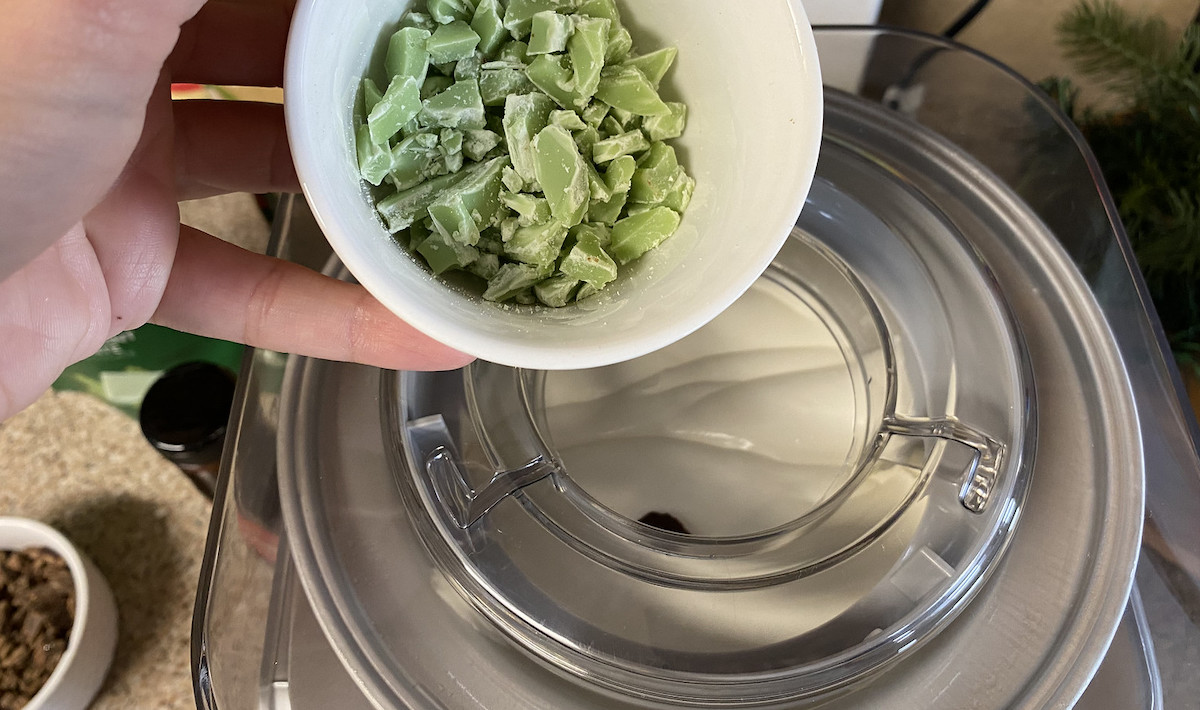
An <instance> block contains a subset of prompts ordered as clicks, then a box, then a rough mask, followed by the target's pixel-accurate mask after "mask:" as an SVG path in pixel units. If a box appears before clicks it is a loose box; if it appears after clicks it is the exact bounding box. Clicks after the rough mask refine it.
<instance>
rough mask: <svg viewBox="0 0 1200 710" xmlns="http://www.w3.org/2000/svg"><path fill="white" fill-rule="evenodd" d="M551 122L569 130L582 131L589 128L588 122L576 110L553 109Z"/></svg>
mask: <svg viewBox="0 0 1200 710" xmlns="http://www.w3.org/2000/svg"><path fill="white" fill-rule="evenodd" d="M550 123H551V125H555V126H558V127H560V128H565V129H567V130H568V131H582V130H583V129H585V128H587V124H586V123H584V122H583V119H582V118H580V117H579V114H577V113H575V112H574V111H551V112H550Z"/></svg>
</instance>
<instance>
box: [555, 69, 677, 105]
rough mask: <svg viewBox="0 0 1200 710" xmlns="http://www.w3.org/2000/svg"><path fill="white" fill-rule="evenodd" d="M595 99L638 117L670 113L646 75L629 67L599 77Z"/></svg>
mask: <svg viewBox="0 0 1200 710" xmlns="http://www.w3.org/2000/svg"><path fill="white" fill-rule="evenodd" d="M534 83H536V82H534ZM596 98H598V99H600V100H601V101H603V102H604V103H606V104H608V105H609V106H612V107H614V108H619V109H622V110H625V111H628V112H630V113H632V114H635V115H638V116H658V115H662V114H667V113H670V112H671V110H670V109H669V108H667V105H666V103H664V102H663V100H662V99H661V98H659V96H658V91H657V90H656V89H655V88H654V86H653V85H652V84H651V83H650V80H649V79H647V78H646V75H645V74H643V73H641V72H640V71H638V70H637V69H633V68H631V67H619V68H617V69H616V70H615V71H613V72H612V73H611V74H609V75H607V76H602V77H600V88H598V89H596Z"/></svg>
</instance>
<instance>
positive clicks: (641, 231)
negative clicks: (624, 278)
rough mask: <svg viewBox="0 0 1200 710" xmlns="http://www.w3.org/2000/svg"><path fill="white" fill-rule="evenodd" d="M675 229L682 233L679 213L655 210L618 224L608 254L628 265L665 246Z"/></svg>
mask: <svg viewBox="0 0 1200 710" xmlns="http://www.w3.org/2000/svg"><path fill="white" fill-rule="evenodd" d="M676 229H679V213H677V212H675V211H674V210H672V209H669V208H667V207H652V208H650V209H648V210H646V211H645V212H641V213H639V214H636V215H633V216H632V217H626V218H625V219H622V220H618V221H617V223H616V224H615V225H614V226H613V229H612V242H611V243H610V245H609V252H610V253H611V254H612V255H613V256H614V257H616V259H617V261H619V262H620V263H622V264H628V263H629V262H631V261H633V260H634V259H637V258H639V257H641V256H642V255H643V254H645V253H646V252H648V251H650V250H651V249H654V248H655V247H657V246H658V245H659V244H662V243H663V242H664V241H666V240H667V238H669V237H670V236H671V235H672V234H674V233H675V230H676Z"/></svg>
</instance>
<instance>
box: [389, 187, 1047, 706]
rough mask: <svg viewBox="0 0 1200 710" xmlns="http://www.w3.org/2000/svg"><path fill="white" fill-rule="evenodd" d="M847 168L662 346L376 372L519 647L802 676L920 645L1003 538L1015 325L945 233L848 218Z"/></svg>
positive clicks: (1014, 479) (632, 681)
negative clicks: (632, 355)
mask: <svg viewBox="0 0 1200 710" xmlns="http://www.w3.org/2000/svg"><path fill="white" fill-rule="evenodd" d="M833 189H834V188H832V187H831V186H829V185H828V184H825V185H823V186H818V188H817V194H816V195H814V201H815V202H816V203H817V204H821V205H828V206H829V207H828V208H827V209H812V210H809V211H808V212H806V216H805V217H804V218H802V219H801V223H800V226H798V228H797V229H796V230H795V232H794V233H793V235H792V238H791V239H790V240H789V242H788V244H787V245H786V247H785V248H784V250H783V251H782V252H781V253H780V255H779V257H778V258H777V259H776V261H775V263H774V264H773V265H772V267H771V268H770V270H768V272H767V273H766V274H765V275H764V277H763V278H762V279H760V280H759V282H758V283H757V284H755V286H754V287H753V288H752V289H751V291H750V292H749V293H748V294H746V295H745V296H744V297H743V298H742V299H741V300H740V301H739V302H738V303H737V304H736V305H735V306H734V307H733V308H731V309H730V310H728V311H727V312H725V313H724V314H723V315H722V316H720V317H719V318H718V319H717V320H716V321H714V322H713V323H712V324H710V325H708V326H706V327H705V328H703V329H701V330H700V331H699V332H697V333H695V334H693V335H692V336H691V337H689V338H687V339H685V340H683V341H681V342H679V343H677V344H676V345H674V346H671V347H669V348H667V349H665V350H662V351H660V352H658V353H655V354H652V355H650V356H647V357H645V358H641V359H639V360H635V361H631V362H627V363H623V364H619V365H614V366H610V367H607V368H602V369H597V370H584V371H556V372H526V371H518V370H512V369H509V368H505V367H501V366H497V365H491V364H487V363H477V364H475V365H472V366H471V367H469V368H467V369H466V370H464V371H463V372H462V373H455V374H450V375H445V374H427V373H405V374H402V375H396V376H390V377H385V384H384V388H385V389H384V395H383V396H384V398H385V401H386V402H387V403H388V404H390V405H393V406H389V407H387V408H386V412H387V416H386V419H385V429H386V430H387V431H390V432H392V433H393V436H394V437H395V438H394V442H395V444H396V447H395V449H394V450H395V451H396V453H397V454H398V455H397V456H395V457H394V458H393V467H394V472H395V475H396V477H397V480H398V481H400V484H401V490H402V492H403V493H404V495H405V497H406V499H407V500H408V501H409V503H410V509H412V510H415V511H420V513H419V514H418V515H416V516H415V523H416V526H417V529H418V531H419V534H420V535H421V538H422V540H423V541H424V543H425V545H426V546H427V547H428V548H429V549H430V550H431V551H432V553H433V555H434V557H435V558H436V559H437V562H438V564H439V565H440V567H441V569H442V570H443V571H444V572H445V573H446V574H447V575H448V576H449V577H450V578H451V579H452V580H453V582H454V584H455V586H456V587H458V588H459V589H461V590H462V591H463V593H464V594H465V595H466V596H467V598H468V599H469V600H470V601H471V603H472V604H473V605H474V606H476V607H477V608H479V609H481V610H482V611H483V612H484V613H485V614H487V615H488V617H490V618H491V620H492V621H493V622H495V623H496V624H498V625H499V626H500V627H501V628H502V629H503V630H504V631H505V633H506V634H507V635H509V636H510V637H512V638H513V639H515V640H516V641H518V642H519V643H520V644H521V645H522V646H523V647H524V648H526V649H527V650H528V651H530V652H532V653H534V654H536V655H537V656H539V657H540V658H542V659H543V660H545V661H547V662H549V663H551V664H553V665H555V666H557V667H558V668H559V669H560V670H562V671H565V672H572V673H579V674H580V675H583V676H584V677H586V678H588V679H589V680H591V681H593V682H596V683H598V684H600V685H603V686H605V687H607V688H609V689H612V690H616V691H618V692H622V693H626V694H629V695H632V696H634V697H647V698H654V699H657V700H661V701H683V702H692V703H703V702H711V701H713V700H717V699H719V700H721V701H723V702H726V703H730V704H742V703H746V704H753V703H761V702H763V701H768V700H777V699H780V698H789V697H802V696H807V695H811V694H814V693H818V692H825V691H828V690H829V689H830V688H833V687H837V686H839V685H841V684H843V683H845V682H847V681H848V680H851V679H854V678H857V677H860V676H862V675H863V674H866V673H869V672H870V671H872V670H875V669H876V668H878V667H879V666H881V665H883V664H885V663H888V662H890V661H893V660H895V659H896V658H897V657H898V656H899V655H901V653H902V651H903V649H911V648H914V647H916V646H917V645H919V643H920V642H921V641H923V640H925V639H926V638H927V637H928V636H929V635H930V634H931V633H933V632H934V631H935V630H937V629H938V628H940V627H941V626H942V625H943V624H944V623H945V622H946V621H947V615H948V614H949V613H950V612H951V610H953V609H955V608H958V607H959V605H960V604H961V603H962V602H963V601H965V599H966V598H968V597H969V596H970V594H971V593H972V592H973V591H974V590H975V589H976V588H977V586H978V583H979V582H980V581H981V579H982V578H983V577H984V576H985V575H986V573H987V572H988V571H989V570H990V569H991V568H992V567H993V566H994V564H995V563H996V562H997V561H998V559H999V555H1000V552H1001V551H1002V550H1003V549H1004V546H1005V542H1006V541H1007V539H1008V536H1009V535H1010V534H1011V532H1012V525H1013V522H1014V516H1015V513H1016V511H1017V509H1018V508H1019V505H1020V502H1021V500H1022V499H1023V496H1024V494H1025V491H1026V488H1027V484H1028V476H1027V471H1026V464H1027V460H1028V452H1029V447H1030V446H1031V444H1032V438H1031V436H1030V433H1029V432H1030V426H1031V425H1032V416H1033V410H1032V399H1031V395H1030V388H1029V383H1028V381H1027V377H1026V373H1027V370H1026V365H1025V362H1024V353H1023V349H1022V345H1021V340H1020V338H1019V336H1018V335H1017V332H1016V330H1015V328H1014V326H1013V325H1012V323H1011V321H1010V320H1009V318H1008V312H1007V309H1006V308H1005V307H1004V306H1003V304H1002V302H1001V301H1000V299H999V297H998V295H997V293H996V292H995V291H994V289H993V288H992V286H991V280H990V278H989V276H988V274H987V272H986V270H985V269H984V268H983V266H982V265H981V264H979V263H978V261H977V260H975V259H974V257H973V255H972V253H971V252H970V250H969V249H966V248H965V247H964V245H963V244H962V243H961V242H958V241H957V240H956V235H955V233H954V232H953V231H951V230H949V229H945V228H944V227H943V228H941V229H938V225H937V224H936V223H933V224H922V225H919V229H917V228H916V227H918V225H913V228H912V229H911V230H910V229H896V228H895V227H893V228H887V227H886V226H885V225H884V224H883V223H882V222H881V221H880V220H879V218H878V217H876V216H871V215H868V214H866V213H858V214H852V215H847V214H840V215H836V216H835V215H833V214H832V213H831V212H830V211H829V210H837V209H838V208H839V201H838V200H837V198H836V194H833V193H832V191H833ZM822 192H824V193H825V194H822ZM840 204H841V206H842V209H850V207H849V204H848V203H846V202H844V201H843V202H841V203H840ZM818 235H819V236H818ZM856 274H862V279H860V278H859V277H858V276H857V275H856ZM868 282H869V283H870V284H871V285H870V286H869V287H868V286H867V285H866V284H867V283H868Z"/></svg>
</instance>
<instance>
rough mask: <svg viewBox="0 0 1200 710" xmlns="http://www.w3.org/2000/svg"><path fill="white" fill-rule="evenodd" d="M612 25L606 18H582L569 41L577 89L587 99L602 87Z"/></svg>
mask: <svg viewBox="0 0 1200 710" xmlns="http://www.w3.org/2000/svg"><path fill="white" fill-rule="evenodd" d="M611 25H612V23H611V22H610V21H609V20H607V19H604V18H595V17H588V18H580V19H579V20H577V21H576V22H575V34H573V35H572V36H571V38H570V40H569V41H568V42H567V53H568V54H569V55H570V57H571V66H572V67H573V68H574V71H575V91H576V93H578V94H579V95H581V96H583V97H584V98H586V99H591V98H592V97H593V96H595V94H596V90H597V89H598V88H599V87H600V74H601V71H602V70H603V69H604V55H605V54H606V53H607V51H608V33H609V28H610V27H611Z"/></svg>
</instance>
